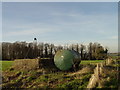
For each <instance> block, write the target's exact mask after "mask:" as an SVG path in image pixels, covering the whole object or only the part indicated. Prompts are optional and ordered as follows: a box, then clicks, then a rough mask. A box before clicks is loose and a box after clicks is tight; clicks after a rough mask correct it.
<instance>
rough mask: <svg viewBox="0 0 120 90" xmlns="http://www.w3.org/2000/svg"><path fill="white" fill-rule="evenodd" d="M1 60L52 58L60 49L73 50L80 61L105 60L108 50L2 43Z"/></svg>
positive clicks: (89, 46)
mask: <svg viewBox="0 0 120 90" xmlns="http://www.w3.org/2000/svg"><path fill="white" fill-rule="evenodd" d="M1 45H2V60H14V59H27V58H29V59H33V58H37V57H41V58H53V57H54V55H55V53H56V52H57V51H58V50H60V49H68V50H75V51H77V52H79V53H80V56H81V59H82V60H98V59H105V58H107V52H108V50H107V49H106V48H104V47H103V46H102V45H100V44H99V43H89V45H87V46H86V45H83V44H71V45H64V46H62V45H54V44H50V43H27V42H18V41H17V42H14V43H10V42H2V44H1Z"/></svg>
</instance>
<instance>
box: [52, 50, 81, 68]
mask: <svg viewBox="0 0 120 90" xmlns="http://www.w3.org/2000/svg"><path fill="white" fill-rule="evenodd" d="M54 63H55V65H56V67H57V68H58V69H60V70H69V69H70V68H72V67H73V66H74V65H77V64H79V63H80V55H79V53H78V52H76V51H74V50H59V51H57V53H56V54H55V56H54Z"/></svg>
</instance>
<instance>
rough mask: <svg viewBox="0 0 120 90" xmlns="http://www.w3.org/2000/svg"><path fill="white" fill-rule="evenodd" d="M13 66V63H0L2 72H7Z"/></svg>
mask: <svg viewBox="0 0 120 90" xmlns="http://www.w3.org/2000/svg"><path fill="white" fill-rule="evenodd" d="M12 64H13V61H0V70H1V69H2V71H5V70H7V69H9V67H11V66H12Z"/></svg>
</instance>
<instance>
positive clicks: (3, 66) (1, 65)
mask: <svg viewBox="0 0 120 90" xmlns="http://www.w3.org/2000/svg"><path fill="white" fill-rule="evenodd" d="M103 61H104V60H84V61H81V63H80V64H95V63H100V62H103ZM13 62H14V61H0V70H1V69H2V71H5V70H7V69H9V67H11V66H12V65H13Z"/></svg>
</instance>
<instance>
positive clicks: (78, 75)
mask: <svg viewBox="0 0 120 90" xmlns="http://www.w3.org/2000/svg"><path fill="white" fill-rule="evenodd" d="M13 62H14V61H0V64H2V70H3V77H2V79H3V84H2V86H3V87H4V88H10V87H12V88H44V89H47V88H66V89H78V88H86V87H87V85H88V82H89V79H90V77H91V74H93V71H94V68H95V64H96V63H100V62H104V60H84V61H81V63H80V69H79V70H78V71H76V72H75V71H72V72H71V71H66V72H65V71H58V72H57V71H56V72H51V73H48V72H44V71H43V70H42V69H39V70H33V71H32V70H30V71H27V72H26V71H15V70H14V69H13V70H12V69H9V67H11V66H12V64H13ZM114 65H115V64H114ZM109 67H111V68H109ZM109 67H107V68H106V72H107V71H109V72H108V73H107V74H105V73H104V75H103V76H104V78H105V80H104V81H105V88H110V87H113V88H114V87H116V84H117V82H115V81H117V80H116V77H115V76H116V71H115V70H114V69H115V68H114V67H113V66H109ZM111 71H113V72H111ZM114 74H115V75H114ZM111 82H112V83H111ZM111 85H112V86H111Z"/></svg>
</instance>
